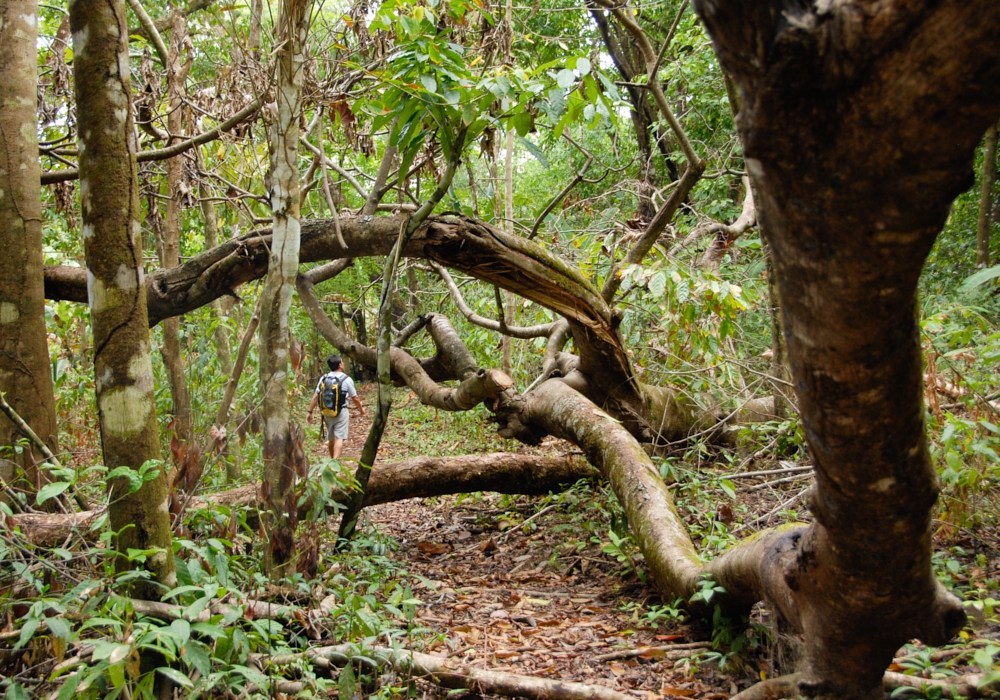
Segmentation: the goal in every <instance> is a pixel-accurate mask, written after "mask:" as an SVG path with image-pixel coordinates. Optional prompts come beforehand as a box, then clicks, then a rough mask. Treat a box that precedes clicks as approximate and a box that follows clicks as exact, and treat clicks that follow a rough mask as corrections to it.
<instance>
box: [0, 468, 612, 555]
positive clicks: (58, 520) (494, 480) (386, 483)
mask: <svg viewBox="0 0 1000 700" xmlns="http://www.w3.org/2000/svg"><path fill="white" fill-rule="evenodd" d="M595 476H597V473H596V472H595V470H594V468H593V467H591V466H590V464H588V463H587V462H586V460H584V459H583V458H582V457H580V456H576V455H569V454H567V455H561V456H556V457H545V456H538V455H533V454H517V453H513V452H497V453H489V454H481V455H462V456H458V457H417V458H415V459H407V460H403V461H401V462H394V463H391V464H385V465H376V467H375V468H374V469H373V470H372V475H371V481H369V482H368V491H367V492H366V494H365V501H364V505H365V506H366V507H367V506H373V505H378V504H380V503H391V502H393V501H401V500H404V499H407V498H430V497H432V496H445V495H448V494H453V493H473V492H476V491H488V492H493V493H504V494H511V495H514V494H519V495H527V496H539V495H544V494H547V493H551V492H558V491H562V490H563V489H565V488H566V487H567V486H570V485H572V484H574V483H576V482H577V481H579V480H580V479H590V478H593V477H595ZM259 492H260V485H259V484H248V485H247V486H241V487H239V488H235V489H231V490H229V491H222V492H220V493H215V494H209V495H207V496H205V497H204V498H192V499H191V503H190V505H189V507H190V508H202V507H205V506H206V505H208V504H210V503H212V504H215V505H220V506H226V507H230V508H233V507H238V506H247V505H252V504H255V503H256V502H257V497H258V495H259ZM346 496H347V494H346V492H340V493H334V494H333V495H332V498H333V499H334V500H341V499H343V498H346ZM309 506H310V504H305V505H303V506H302V507H301V509H302V511H303V514H304V513H305V512H308V509H309ZM103 513H104V510H103V509H99V510H90V511H85V512H82V513H72V514H70V515H64V514H49V513H28V514H24V515H15V516H14V517H13V522H14V523H16V525H17V526H19V527H20V528H21V531H22V532H23V533H24V534H25V535H26V536H27V538H28V539H29V540H30V541H31V542H32V543H34V544H36V545H46V546H47V545H54V544H60V543H62V542H64V541H65V540H66V539H67V538H68V537H70V536H71V535H72V534H73V532H74V531H76V532H78V533H79V534H80V535H81V536H83V537H88V538H92V537H94V536H96V533H90V532H88V531H89V529H90V527H91V526H92V525H93V524H94V522H96V520H97V519H98V518H99V517H100V516H101V515H102V514H103Z"/></svg>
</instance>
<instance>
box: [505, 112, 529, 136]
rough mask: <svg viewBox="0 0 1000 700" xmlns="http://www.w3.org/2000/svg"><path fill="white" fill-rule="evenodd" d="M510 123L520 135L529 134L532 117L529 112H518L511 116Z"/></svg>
mask: <svg viewBox="0 0 1000 700" xmlns="http://www.w3.org/2000/svg"><path fill="white" fill-rule="evenodd" d="M510 125H511V126H512V127H514V129H515V130H516V131H517V135H518V136H527V134H528V132H529V131H531V125H532V119H531V114H530V113H528V112H518V113H517V114H515V115H513V116H511V118H510Z"/></svg>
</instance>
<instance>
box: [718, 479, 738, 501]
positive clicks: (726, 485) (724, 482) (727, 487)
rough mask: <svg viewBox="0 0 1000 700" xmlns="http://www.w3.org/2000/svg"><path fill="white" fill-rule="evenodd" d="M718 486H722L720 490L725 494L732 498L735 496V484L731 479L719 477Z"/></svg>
mask: <svg viewBox="0 0 1000 700" xmlns="http://www.w3.org/2000/svg"><path fill="white" fill-rule="evenodd" d="M719 486H721V487H722V490H723V491H725V492H726V495H727V496H729V497H730V498H733V499H735V498H736V484H734V483H733V482H732V481H730V480H729V479H720V480H719Z"/></svg>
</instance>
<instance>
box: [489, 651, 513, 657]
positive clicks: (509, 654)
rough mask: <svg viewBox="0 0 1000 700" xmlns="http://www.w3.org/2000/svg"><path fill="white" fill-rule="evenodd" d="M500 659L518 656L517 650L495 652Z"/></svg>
mask: <svg viewBox="0 0 1000 700" xmlns="http://www.w3.org/2000/svg"><path fill="white" fill-rule="evenodd" d="M494 656H496V657H497V658H498V659H512V658H514V657H515V656H517V652H516V651H498V652H495V653H494Z"/></svg>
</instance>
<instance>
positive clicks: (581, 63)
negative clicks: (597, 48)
mask: <svg viewBox="0 0 1000 700" xmlns="http://www.w3.org/2000/svg"><path fill="white" fill-rule="evenodd" d="M576 70H577V71H579V73H580V75H586V74H587V73H589V72H590V61H589V60H587V59H586V58H578V59H576Z"/></svg>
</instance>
